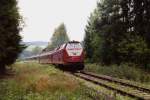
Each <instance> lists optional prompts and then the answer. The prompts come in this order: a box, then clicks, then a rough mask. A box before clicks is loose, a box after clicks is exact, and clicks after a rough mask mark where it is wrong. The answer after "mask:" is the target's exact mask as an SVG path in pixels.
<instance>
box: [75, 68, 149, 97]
mask: <svg viewBox="0 0 150 100" xmlns="http://www.w3.org/2000/svg"><path fill="white" fill-rule="evenodd" d="M74 75H75V76H77V77H79V78H82V79H84V80H87V81H90V82H92V83H95V84H98V85H101V86H104V87H106V88H108V89H111V90H114V91H116V92H118V93H120V94H122V95H128V96H130V97H134V98H137V99H139V100H150V89H149V88H146V87H142V86H138V85H135V84H131V83H129V82H124V81H122V80H121V79H117V78H112V77H110V76H105V75H97V74H94V73H91V72H85V71H81V72H77V73H74Z"/></svg>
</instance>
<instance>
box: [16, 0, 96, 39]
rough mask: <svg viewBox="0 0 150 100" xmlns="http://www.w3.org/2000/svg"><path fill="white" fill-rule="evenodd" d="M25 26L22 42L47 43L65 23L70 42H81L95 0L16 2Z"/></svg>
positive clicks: (21, 0)
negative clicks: (61, 24) (59, 26)
mask: <svg viewBox="0 0 150 100" xmlns="http://www.w3.org/2000/svg"><path fill="white" fill-rule="evenodd" d="M18 1H19V3H18V6H19V8H20V13H21V15H22V16H23V17H24V22H25V24H26V26H25V27H24V29H23V31H22V32H21V35H22V36H23V41H49V40H50V38H51V36H52V34H53V32H54V29H55V28H56V27H58V25H59V24H60V23H62V22H64V23H65V25H66V28H67V32H68V36H69V38H70V39H71V40H78V41H81V40H83V37H84V28H85V25H86V24H87V20H88V17H89V16H90V13H91V12H92V11H93V10H94V9H95V8H96V2H97V0H18Z"/></svg>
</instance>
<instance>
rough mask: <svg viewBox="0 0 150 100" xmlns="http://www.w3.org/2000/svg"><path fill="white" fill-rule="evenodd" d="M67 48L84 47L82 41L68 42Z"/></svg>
mask: <svg viewBox="0 0 150 100" xmlns="http://www.w3.org/2000/svg"><path fill="white" fill-rule="evenodd" d="M66 48H67V49H82V46H81V44H80V43H69V44H67V47H66Z"/></svg>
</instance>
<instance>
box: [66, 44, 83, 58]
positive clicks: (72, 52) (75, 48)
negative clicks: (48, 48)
mask: <svg viewBox="0 0 150 100" xmlns="http://www.w3.org/2000/svg"><path fill="white" fill-rule="evenodd" d="M66 50H67V53H68V55H69V56H80V55H81V53H82V51H83V48H82V46H81V44H80V43H68V44H67V46H66Z"/></svg>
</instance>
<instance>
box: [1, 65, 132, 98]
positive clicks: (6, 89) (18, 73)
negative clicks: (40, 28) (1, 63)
mask: <svg viewBox="0 0 150 100" xmlns="http://www.w3.org/2000/svg"><path fill="white" fill-rule="evenodd" d="M12 66H13V70H14V75H13V76H6V77H4V78H2V79H0V100H95V99H97V100H105V99H106V97H107V96H108V97H109V96H110V95H111V96H112V97H114V98H115V100H131V99H130V98H129V97H126V96H121V95H120V94H116V93H114V92H113V91H111V90H108V89H106V88H104V87H100V86H97V87H98V88H97V87H95V86H94V84H93V87H95V88H96V89H99V90H100V91H101V93H97V92H95V91H93V90H92V89H90V88H87V85H86V83H87V84H88V82H82V81H80V80H79V79H77V78H75V77H73V76H71V75H69V74H66V73H64V72H62V71H60V70H58V69H55V68H54V67H53V66H51V65H41V64H38V63H36V62H26V63H24V62H19V63H16V64H14V65H12Z"/></svg>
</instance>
